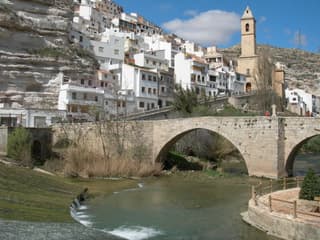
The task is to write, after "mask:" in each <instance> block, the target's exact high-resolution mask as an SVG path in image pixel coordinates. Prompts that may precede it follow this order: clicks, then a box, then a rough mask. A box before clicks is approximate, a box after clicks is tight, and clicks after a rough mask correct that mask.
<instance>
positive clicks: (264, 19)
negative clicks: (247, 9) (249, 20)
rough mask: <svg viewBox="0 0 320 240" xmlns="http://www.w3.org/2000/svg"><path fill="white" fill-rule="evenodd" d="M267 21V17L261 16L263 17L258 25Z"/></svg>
mask: <svg viewBox="0 0 320 240" xmlns="http://www.w3.org/2000/svg"><path fill="white" fill-rule="evenodd" d="M265 21H267V18H266V17H265V16H261V17H260V18H259V21H258V23H263V22H265Z"/></svg>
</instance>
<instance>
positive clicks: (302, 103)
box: [285, 88, 317, 116]
mask: <svg viewBox="0 0 320 240" xmlns="http://www.w3.org/2000/svg"><path fill="white" fill-rule="evenodd" d="M285 94H286V99H287V109H288V110H289V111H292V112H295V113H297V114H299V115H303V116H304V115H308V116H309V115H311V114H312V113H316V112H317V110H316V109H317V107H316V97H315V96H314V95H312V94H310V93H307V92H306V91H304V90H302V89H297V88H296V89H286V90H285Z"/></svg>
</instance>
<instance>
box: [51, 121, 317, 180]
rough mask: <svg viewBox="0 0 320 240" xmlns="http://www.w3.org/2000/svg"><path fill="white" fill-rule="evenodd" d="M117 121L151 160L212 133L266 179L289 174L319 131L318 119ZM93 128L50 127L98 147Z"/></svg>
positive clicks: (60, 135) (56, 133) (58, 135)
mask: <svg viewBox="0 0 320 240" xmlns="http://www.w3.org/2000/svg"><path fill="white" fill-rule="evenodd" d="M119 124H120V127H121V126H122V125H121V124H124V125H123V127H124V129H125V134H127V137H126V138H128V143H127V145H129V144H132V143H130V141H131V142H134V141H138V140H139V141H143V142H144V145H145V146H146V147H147V149H148V153H147V155H149V157H148V158H150V159H151V160H152V161H153V162H156V161H158V162H161V161H163V160H164V158H165V157H166V154H167V153H168V151H169V150H170V147H171V146H172V145H173V144H174V143H175V142H177V141H178V139H179V138H181V137H182V136H183V135H184V134H186V133H189V132H191V131H193V130H195V129H206V130H208V131H212V132H215V133H217V134H219V135H221V136H223V137H224V138H226V139H227V140H229V141H230V142H231V143H232V144H233V145H234V146H235V147H236V148H237V149H238V150H239V152H240V154H241V155H242V157H243V159H244V160H245V163H246V166H247V169H248V173H249V175H250V176H258V177H267V178H281V177H284V176H287V175H288V174H290V171H291V170H292V167H293V161H294V154H295V153H296V151H297V150H298V149H299V147H300V146H301V144H302V143H304V142H305V141H306V140H308V139H309V138H310V137H312V136H315V135H318V134H319V133H320V118H283V117H197V118H181V119H167V120H148V121H137V122H134V121H129V122H123V123H119ZM75 126H77V127H76V128H75ZM318 126H319V128H318ZM123 127H121V128H122V129H123ZM133 127H134V129H135V130H137V129H138V130H139V131H138V134H136V135H134V134H132V129H133ZM77 128H78V129H77ZM95 128H96V125H95V124H94V123H87V124H78V125H74V124H73V125H72V124H71V125H68V124H66V125H64V126H60V125H57V126H55V127H54V128H53V131H54V139H55V140H54V142H55V141H57V139H59V138H60V139H61V138H63V137H66V136H69V137H70V136H71V138H72V137H77V136H80V134H82V135H83V134H85V136H86V139H87V142H88V143H90V142H92V143H95V146H99V145H98V143H99V141H97V139H98V138H97V134H96V130H95ZM80 130H81V131H80ZM79 133H80V134H79Z"/></svg>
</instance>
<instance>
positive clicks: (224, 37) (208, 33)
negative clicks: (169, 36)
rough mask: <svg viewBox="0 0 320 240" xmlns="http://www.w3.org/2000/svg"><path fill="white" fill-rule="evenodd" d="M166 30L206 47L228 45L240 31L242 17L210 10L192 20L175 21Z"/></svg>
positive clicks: (165, 24) (167, 25)
mask: <svg viewBox="0 0 320 240" xmlns="http://www.w3.org/2000/svg"><path fill="white" fill-rule="evenodd" d="M163 27H164V29H166V30H167V31H169V32H172V33H175V34H177V35H178V36H180V37H182V38H185V39H186V40H191V41H194V42H196V43H199V44H203V45H205V46H209V45H212V44H214V45H219V44H226V43H228V42H229V41H230V39H231V37H232V35H233V34H234V33H236V32H237V31H239V30H240V16H239V15H238V14H236V13H233V12H225V11H221V10H210V11H207V12H202V13H198V14H196V15H195V16H193V17H192V18H190V19H186V20H182V19H173V20H171V21H169V22H166V23H164V24H163Z"/></svg>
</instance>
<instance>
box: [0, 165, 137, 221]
mask: <svg viewBox="0 0 320 240" xmlns="http://www.w3.org/2000/svg"><path fill="white" fill-rule="evenodd" d="M135 184H136V182H135V181H133V180H121V181H111V180H102V179H101V180H92V179H91V180H90V179H70V178H63V177H58V176H49V175H45V174H42V173H38V172H35V171H33V170H30V169H26V168H19V167H12V166H6V165H3V164H0V218H1V219H7V220H20V221H39V222H72V221H73V220H72V218H71V217H70V214H69V206H70V204H71V202H72V200H73V199H74V198H75V197H76V196H77V195H78V194H79V193H80V192H81V191H82V190H83V189H84V188H86V187H87V188H89V194H90V196H95V197H96V196H99V195H107V194H111V193H112V192H114V191H116V190H117V191H118V190H119V189H125V188H131V187H133V186H134V185H135Z"/></svg>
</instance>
